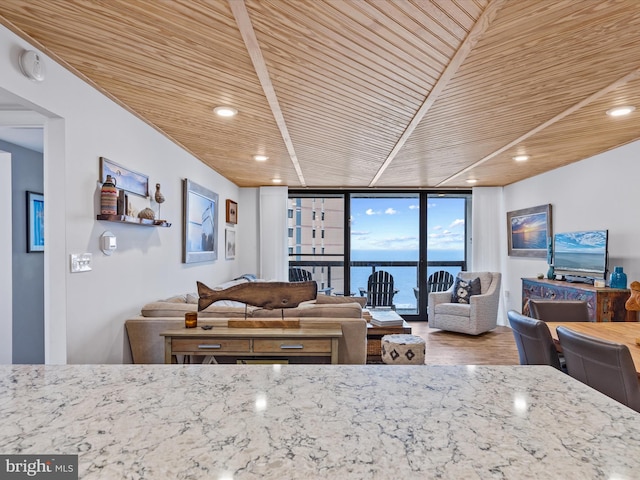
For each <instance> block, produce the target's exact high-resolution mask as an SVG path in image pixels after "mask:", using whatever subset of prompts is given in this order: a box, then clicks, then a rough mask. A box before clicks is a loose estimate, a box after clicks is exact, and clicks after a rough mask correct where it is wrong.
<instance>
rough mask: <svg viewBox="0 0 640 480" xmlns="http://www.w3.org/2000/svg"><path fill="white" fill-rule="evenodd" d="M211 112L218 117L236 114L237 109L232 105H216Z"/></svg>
mask: <svg viewBox="0 0 640 480" xmlns="http://www.w3.org/2000/svg"><path fill="white" fill-rule="evenodd" d="M213 113H215V114H216V115H218V116H219V117H233V116H235V115H237V114H238V110H236V109H235V108H233V107H216V108H214V109H213Z"/></svg>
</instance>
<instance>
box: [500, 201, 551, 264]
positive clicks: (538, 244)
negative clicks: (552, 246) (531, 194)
mask: <svg viewBox="0 0 640 480" xmlns="http://www.w3.org/2000/svg"><path fill="white" fill-rule="evenodd" d="M507 236H508V237H509V238H508V241H509V256H512V257H536V258H546V257H547V251H548V250H547V249H548V246H549V239H550V238H551V237H552V232H551V204H547V205H540V206H537V207H531V208H525V209H522V210H514V211H512V212H507Z"/></svg>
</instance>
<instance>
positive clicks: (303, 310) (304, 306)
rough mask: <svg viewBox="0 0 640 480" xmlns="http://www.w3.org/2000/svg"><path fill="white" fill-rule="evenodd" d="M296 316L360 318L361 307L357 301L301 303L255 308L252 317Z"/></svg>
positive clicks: (329, 318)
mask: <svg viewBox="0 0 640 480" xmlns="http://www.w3.org/2000/svg"><path fill="white" fill-rule="evenodd" d="M282 316H284V317H285V318H292V317H293V318H296V317H300V318H303V317H325V318H327V319H328V320H331V319H334V318H360V317H362V307H361V306H360V304H359V303H336V304H331V303H330V304H318V303H307V302H305V303H301V304H300V305H298V306H297V307H296V308H284V309H274V310H267V309H266V308H257V309H255V310H254V311H253V312H252V314H251V317H252V318H280V317H282Z"/></svg>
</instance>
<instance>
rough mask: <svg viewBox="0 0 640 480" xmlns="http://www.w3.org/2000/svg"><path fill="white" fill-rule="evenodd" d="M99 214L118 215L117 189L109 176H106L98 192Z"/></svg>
mask: <svg viewBox="0 0 640 480" xmlns="http://www.w3.org/2000/svg"><path fill="white" fill-rule="evenodd" d="M100 213H101V214H102V215H117V214H118V189H117V188H116V182H115V180H114V179H113V177H112V176H111V175H107V179H106V180H105V182H104V183H103V184H102V189H101V190H100Z"/></svg>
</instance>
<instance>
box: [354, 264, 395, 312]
mask: <svg viewBox="0 0 640 480" xmlns="http://www.w3.org/2000/svg"><path fill="white" fill-rule="evenodd" d="M358 290H360V296H361V297H367V306H368V307H371V308H375V307H391V308H392V309H393V310H395V308H396V306H395V305H394V304H393V296H394V295H395V294H396V293H398V290H397V289H396V288H394V286H393V275H391V274H390V273H389V272H385V271H384V270H378V271H377V272H374V273H373V274H371V275H369V280H368V281H367V288H366V289H365V288H363V287H360V288H359V289H358Z"/></svg>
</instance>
